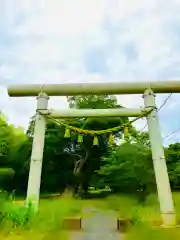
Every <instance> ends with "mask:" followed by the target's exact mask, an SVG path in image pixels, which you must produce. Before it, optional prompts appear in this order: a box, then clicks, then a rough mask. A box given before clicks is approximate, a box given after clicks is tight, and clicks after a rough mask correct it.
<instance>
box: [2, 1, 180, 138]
mask: <svg viewBox="0 0 180 240" xmlns="http://www.w3.org/2000/svg"><path fill="white" fill-rule="evenodd" d="M0 9H1V10H0V13H2V14H1V17H0V18H1V20H2V21H1V24H0V32H1V30H2V32H3V34H4V37H5V39H6V40H7V39H8V41H9V43H8V44H9V45H7V46H6V47H4V44H7V41H6V40H5V41H4V42H3V41H2V38H1V40H0V49H3V54H4V55H2V56H1V57H0V63H1V65H0V82H1V85H3V86H6V85H7V84H11V83H22V82H23V83H42V84H43V83H50V82H52V83H60V82H89V81H91V82H94V81H134V80H141V81H143V80H159V79H162V78H163V79H164V78H165V80H166V79H169V78H178V71H180V68H179V67H178V66H179V61H180V60H179V55H180V51H179V49H178V43H179V35H178V33H177V31H176V30H175V28H176V27H177V26H178V24H180V16H179V10H180V4H179V1H175V0H173V1H171V2H169V1H168V0H163V1H162V0H152V1H149V0H147V1H144V0H137V1H132V0H126V1H119V0H87V1H83V0H76V1H73V0H64V1H63V0H59V1H55V0H54V1H51V0H46V1H41V0H39V1H35V0H16V1H11V0H7V1H5V3H4V1H3V2H2V3H0ZM126 46H127V48H128V49H130V47H129V46H131V47H132V49H133V50H134V52H135V56H134V57H133V58H132V54H133V53H132V50H129V52H128V53H126V52H125V47H126ZM94 48H95V49H101V51H102V52H103V53H106V55H105V58H106V59H105V61H104V62H105V64H106V65H105V66H104V72H103V71H101V72H96V73H92V72H88V70H87V66H86V62H85V59H84V56H85V55H86V54H87V53H88V51H89V52H91V49H94ZM92 64H93V62H92ZM175 66H176V69H175V70H176V73H175V71H173V69H174V68H175ZM171 68H172V69H171ZM168 69H169V70H168ZM0 93H2V94H1V95H0V107H1V109H3V110H4V112H5V113H6V114H7V115H8V117H9V119H10V121H12V122H14V123H15V124H16V125H17V124H22V125H25V126H26V125H27V123H28V119H29V117H30V116H31V115H32V114H33V113H34V111H35V105H36V101H35V100H33V99H32V98H30V99H23V104H24V106H25V107H22V104H21V103H22V99H14V98H13V99H10V98H8V96H7V93H5V89H4V88H1V89H0ZM118 98H119V101H120V102H121V103H122V104H123V105H126V106H129V107H138V106H139V105H141V106H142V105H143V100H142V98H141V97H140V96H136V97H134V96H133V97H132V96H120V97H118ZM135 99H136V100H135ZM162 101H163V98H162V97H157V103H158V106H159V105H160V104H161V102H162ZM176 102H177V103H176V104H175V103H172V102H171V106H169V109H172V111H174V109H175V107H176V106H177V104H178V103H179V97H177V99H176ZM173 104H174V107H173V106H172V105H173ZM50 106H51V107H59V108H60V107H65V106H67V105H66V101H65V98H57V101H55V98H54V99H53V100H51V102H50ZM162 111H164V110H162ZM163 124H164V122H163ZM143 125H144V121H143V120H142V121H139V122H138V123H137V125H136V126H137V127H138V128H139V129H140V128H141V127H142V126H143ZM163 131H164V130H163ZM167 131H168V130H167V128H166V130H165V134H166V132H167Z"/></svg>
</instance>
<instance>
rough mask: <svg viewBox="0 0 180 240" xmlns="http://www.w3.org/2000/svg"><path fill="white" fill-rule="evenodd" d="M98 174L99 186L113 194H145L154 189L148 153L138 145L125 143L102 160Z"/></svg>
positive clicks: (150, 160)
mask: <svg viewBox="0 0 180 240" xmlns="http://www.w3.org/2000/svg"><path fill="white" fill-rule="evenodd" d="M103 161H104V165H103V166H102V167H101V169H100V171H99V172H98V173H99V174H100V175H101V179H104V181H103V182H101V184H104V186H108V187H110V188H111V189H112V190H113V191H114V192H128V193H137V191H143V192H144V193H145V194H147V192H148V191H150V189H151V188H152V189H153V187H154V183H155V181H154V171H153V166H152V159H151V154H150V152H149V151H148V150H147V149H145V148H142V146H141V145H138V144H129V143H125V144H122V145H121V146H119V147H118V148H117V149H116V150H114V151H112V152H111V153H110V154H109V156H108V157H105V158H104V159H103Z"/></svg>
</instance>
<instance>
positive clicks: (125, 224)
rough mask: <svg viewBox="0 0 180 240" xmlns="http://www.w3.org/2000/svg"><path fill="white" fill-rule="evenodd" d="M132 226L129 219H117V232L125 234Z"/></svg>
mask: <svg viewBox="0 0 180 240" xmlns="http://www.w3.org/2000/svg"><path fill="white" fill-rule="evenodd" d="M131 226H132V221H131V220H130V219H119V218H118V219H117V230H118V231H119V232H122V233H124V232H127V231H128V230H129V229H130V227H131Z"/></svg>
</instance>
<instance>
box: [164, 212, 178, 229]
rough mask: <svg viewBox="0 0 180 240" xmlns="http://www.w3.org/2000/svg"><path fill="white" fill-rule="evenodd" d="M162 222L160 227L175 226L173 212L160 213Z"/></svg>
mask: <svg viewBox="0 0 180 240" xmlns="http://www.w3.org/2000/svg"><path fill="white" fill-rule="evenodd" d="M161 216H162V220H163V224H162V225H161V226H162V227H175V226H176V217H175V214H174V213H162V214H161Z"/></svg>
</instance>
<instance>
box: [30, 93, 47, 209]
mask: <svg viewBox="0 0 180 240" xmlns="http://www.w3.org/2000/svg"><path fill="white" fill-rule="evenodd" d="M48 99H49V97H48V96H47V95H46V94H45V93H40V94H39V96H38V97H37V111H36V119H35V127H34V138H33V145H32V153H31V162H30V170H29V180H28V189H27V199H26V204H27V205H28V204H29V203H31V204H33V207H34V210H35V211H37V209H38V204H39V193H40V184H41V171H42V161H43V151H44V139H45V128H46V120H45V118H44V116H43V115H41V114H40V113H39V111H40V110H47V107H48Z"/></svg>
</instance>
